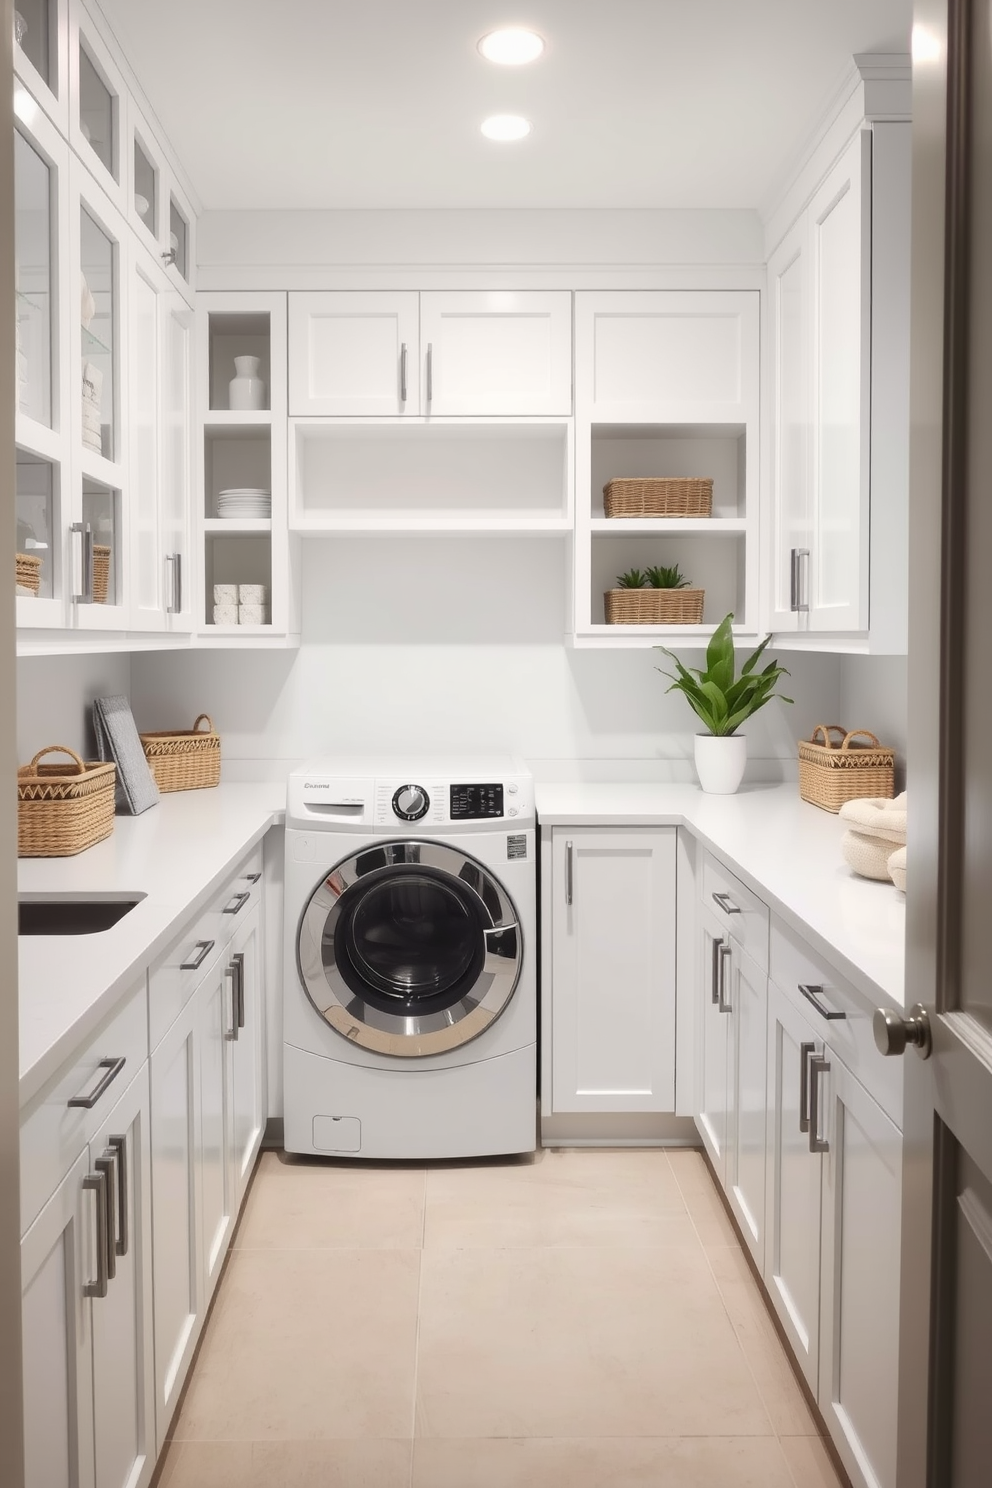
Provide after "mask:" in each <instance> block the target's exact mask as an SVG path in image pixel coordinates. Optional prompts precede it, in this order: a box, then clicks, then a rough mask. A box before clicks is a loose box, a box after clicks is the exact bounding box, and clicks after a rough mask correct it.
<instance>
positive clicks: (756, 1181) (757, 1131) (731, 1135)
mask: <svg viewBox="0 0 992 1488" xmlns="http://www.w3.org/2000/svg"><path fill="white" fill-rule="evenodd" d="M728 983H729V995H728V1000H729V1002H730V1004H731V1007H732V1009H733V1011H732V1012H731V1015H730V1018H729V1020H728V1021H729V1031H730V1045H729V1050H728V1059H727V1074H728V1086H729V1089H728V1095H729V1111H728V1122H727V1173H726V1184H727V1197H728V1198H729V1200H730V1206H731V1208H732V1209H733V1211H734V1213H735V1214H736V1216H737V1219H738V1222H739V1223H740V1226H741V1232H742V1234H743V1236H744V1239H745V1240H746V1241H747V1244H748V1248H749V1250H750V1251H751V1254H752V1255H753V1256H754V1260H755V1264H756V1265H757V1267H758V1269H759V1271H760V1270H761V1268H762V1266H763V1265H764V1259H765V1125H766V1111H767V1093H766V1089H765V1071H766V1066H767V1044H768V973H767V972H766V971H762V969H761V967H759V966H758V965H757V963H756V962H755V961H753V960H752V959H751V957H750V956H749V955H748V954H747V952H746V951H743V950H741V948H740V946H739V945H737V944H736V943H734V944H733V945H732V955H731V958H730V965H729V969H728Z"/></svg>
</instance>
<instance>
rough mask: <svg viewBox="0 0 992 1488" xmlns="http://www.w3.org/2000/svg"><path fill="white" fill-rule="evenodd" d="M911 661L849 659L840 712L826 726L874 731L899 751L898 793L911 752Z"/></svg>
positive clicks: (842, 679)
mask: <svg viewBox="0 0 992 1488" xmlns="http://www.w3.org/2000/svg"><path fill="white" fill-rule="evenodd" d="M908 708H909V661H908V659H907V658H906V657H905V656H845V657H843V658H842V659H841V667H840V712H839V713H838V715H837V718H836V719H820V720H818V721H819V722H822V723H827V722H830V723H834V722H837V723H843V724H844V725H845V727H846V728H849V729H853V728H866V729H871V731H872V733H873V734H877V735H878V738H879V739H880V740H881V742H882V743H883V744H884V745H885V746H886V747H887V748H890V749H894V750H895V751H896V769H897V778H896V789H897V790H901V789H902V786H903V784H904V783H905V769H906V757H907V754H908V751H909V727H908V723H907V712H908Z"/></svg>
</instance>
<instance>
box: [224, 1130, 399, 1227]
mask: <svg viewBox="0 0 992 1488" xmlns="http://www.w3.org/2000/svg"><path fill="white" fill-rule="evenodd" d="M425 1176H426V1175H425V1173H424V1170H423V1169H422V1168H408V1167H393V1166H385V1167H377V1166H373V1165H371V1164H360V1165H357V1166H356V1165H352V1164H348V1163H345V1162H322V1161H320V1160H314V1161H308V1160H307V1159H305V1158H303V1159H299V1160H295V1159H293V1158H288V1157H286V1156H284V1155H283V1154H282V1153H276V1152H263V1154H262V1157H261V1159H260V1161H259V1164H258V1169H257V1171H256V1173H255V1177H254V1179H253V1181H252V1186H251V1192H250V1193H249V1195H248V1200H247V1203H246V1204H245V1209H244V1213H243V1215H242V1217H241V1223H240V1224H239V1226H238V1231H237V1234H236V1236H235V1239H234V1244H235V1246H236V1247H238V1248H243V1249H249V1250H250V1249H267V1250H322V1249H332V1248H335V1247H338V1246H344V1247H347V1248H354V1249H360V1248H363V1247H364V1248H369V1249H375V1248H379V1247H395V1248H398V1249H401V1250H404V1249H411V1248H414V1247H416V1246H418V1245H420V1244H421V1241H422V1239H423V1228H424V1181H425Z"/></svg>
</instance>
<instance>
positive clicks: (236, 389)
mask: <svg viewBox="0 0 992 1488" xmlns="http://www.w3.org/2000/svg"><path fill="white" fill-rule="evenodd" d="M261 364H262V359H261V357H256V356H237V357H235V358H234V368H235V371H236V372H237V374H238V375H237V377H232V378H231V381H230V384H229V386H228V407H229V408H238V409H244V408H264V407H265V383H264V382H263V381H262V379H261V378H260V377H259V375H258V369H259V367H260V366H261Z"/></svg>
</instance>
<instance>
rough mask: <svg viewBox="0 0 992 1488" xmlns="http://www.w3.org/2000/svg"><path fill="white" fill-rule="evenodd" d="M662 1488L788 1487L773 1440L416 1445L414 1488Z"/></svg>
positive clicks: (787, 1476)
mask: <svg viewBox="0 0 992 1488" xmlns="http://www.w3.org/2000/svg"><path fill="white" fill-rule="evenodd" d="M813 1482H815V1480H811V1488H812V1483H813ZM661 1484H664V1488H793V1481H792V1476H791V1474H790V1472H789V1468H788V1465H787V1463H786V1460H785V1457H784V1455H783V1453H782V1448H781V1446H780V1445H779V1443H778V1441H777V1440H776V1439H775V1437H771V1436H752V1437H739V1436H738V1437H715V1438H712V1439H707V1438H705V1437H689V1438H682V1439H675V1440H672V1439H670V1438H669V1439H664V1440H658V1439H653V1438H651V1437H644V1438H640V1439H631V1438H624V1437H615V1438H612V1439H610V1438H600V1439H599V1440H591V1439H589V1438H586V1439H584V1440H569V1441H562V1440H548V1439H541V1440H533V1439H532V1440H527V1439H525V1438H516V1439H509V1440H507V1439H504V1440H497V1441H493V1440H488V1441H441V1440H437V1439H431V1438H423V1437H422V1438H418V1440H417V1441H416V1443H415V1444H414V1451H413V1488H558V1485H562V1488H565V1485H567V1488H659V1485H661ZM224 1488H227V1485H226V1484H225V1485H224Z"/></svg>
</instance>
